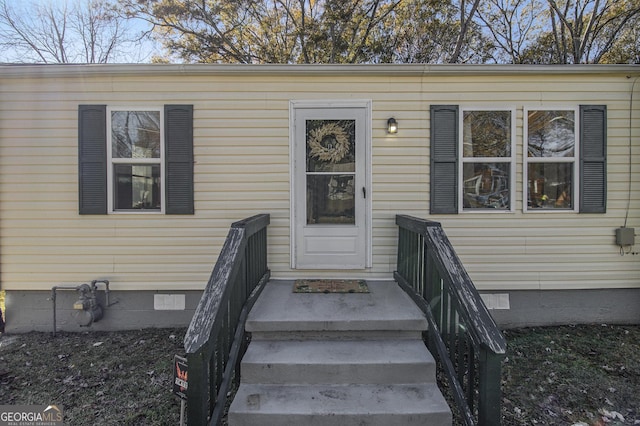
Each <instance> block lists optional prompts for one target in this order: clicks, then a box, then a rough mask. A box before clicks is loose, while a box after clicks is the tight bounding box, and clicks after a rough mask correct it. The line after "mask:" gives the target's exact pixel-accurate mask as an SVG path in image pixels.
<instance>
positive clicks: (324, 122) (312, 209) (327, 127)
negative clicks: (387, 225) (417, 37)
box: [291, 102, 371, 269]
mask: <svg viewBox="0 0 640 426" xmlns="http://www.w3.org/2000/svg"><path fill="white" fill-rule="evenodd" d="M370 110H371V109H370V103H369V102H360V103H353V102H352V103H329V102H327V103H324V104H320V103H317V102H315V103H308V102H292V104H291V116H292V120H291V122H292V125H293V127H292V129H291V130H292V131H291V144H292V149H291V154H292V156H291V158H292V162H293V164H292V175H291V178H292V186H291V187H292V208H293V215H292V216H293V220H292V222H293V223H292V229H291V231H292V266H293V267H294V268H297V269H364V268H366V267H368V266H370V260H369V249H368V247H369V235H370V231H369V226H370V225H369V217H370V213H369V210H370V206H371V203H370V201H369V199H370V192H371V191H370V190H369V187H370V184H369V181H370V178H369V167H370V166H369V145H370V143H369V140H370V130H369V129H370Z"/></svg>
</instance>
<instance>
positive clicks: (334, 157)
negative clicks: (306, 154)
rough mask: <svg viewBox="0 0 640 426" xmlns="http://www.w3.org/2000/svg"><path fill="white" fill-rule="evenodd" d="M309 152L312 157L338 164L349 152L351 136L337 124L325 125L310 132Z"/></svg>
mask: <svg viewBox="0 0 640 426" xmlns="http://www.w3.org/2000/svg"><path fill="white" fill-rule="evenodd" d="M308 143H309V150H310V154H311V156H312V157H315V158H317V159H319V160H321V161H330V162H332V163H337V162H338V161H340V160H342V159H343V158H344V157H345V156H346V155H347V153H348V152H349V135H348V134H347V132H345V130H344V129H343V128H342V127H340V126H339V125H338V124H336V123H325V124H323V125H322V126H320V127H318V128H316V129H313V130H311V131H310V132H309V139H308Z"/></svg>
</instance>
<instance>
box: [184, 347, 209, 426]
mask: <svg viewBox="0 0 640 426" xmlns="http://www.w3.org/2000/svg"><path fill="white" fill-rule="evenodd" d="M205 358H206V357H205V356H204V353H203V351H202V350H200V351H198V352H196V353H194V354H187V365H188V366H189V370H188V371H189V372H188V374H189V376H188V382H189V388H188V389H187V395H188V397H189V399H188V401H189V403H188V404H187V419H188V422H189V424H190V425H205V424H207V421H208V418H209V380H208V379H209V361H208V360H206V359H205Z"/></svg>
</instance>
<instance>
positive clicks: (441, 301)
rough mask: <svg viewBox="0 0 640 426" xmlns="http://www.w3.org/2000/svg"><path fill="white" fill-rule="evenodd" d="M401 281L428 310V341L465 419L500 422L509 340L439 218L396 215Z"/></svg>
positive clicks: (489, 423) (398, 276) (490, 423)
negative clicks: (504, 362)
mask: <svg viewBox="0 0 640 426" xmlns="http://www.w3.org/2000/svg"><path fill="white" fill-rule="evenodd" d="M396 224H397V225H398V227H399V239H398V270H397V271H396V272H395V274H394V275H395V278H396V281H398V283H399V284H400V286H401V287H402V288H403V289H404V290H405V291H406V292H407V293H408V294H409V295H410V296H411V297H412V298H413V299H414V301H415V302H416V303H417V304H418V306H419V307H420V308H421V309H422V310H423V311H424V313H425V314H426V316H427V320H428V322H429V332H428V333H427V338H426V343H427V346H428V347H429V349H430V350H431V352H432V353H433V354H434V356H435V357H436V358H437V359H438V361H439V363H440V365H441V366H442V368H443V370H444V372H445V374H446V377H447V380H448V383H449V389H450V390H451V393H452V396H453V399H454V400H455V403H456V408H457V412H458V414H459V416H460V417H461V420H462V421H463V422H464V424H465V425H481V426H485V425H486V426H495V425H499V424H500V419H501V414H500V402H501V398H502V392H501V388H500V383H501V364H502V359H503V358H504V356H505V353H506V348H507V343H506V340H505V338H504V336H503V335H502V333H501V332H500V330H499V329H498V327H497V326H496V323H495V321H494V320H493V318H492V317H491V315H490V314H489V311H488V310H487V308H486V306H485V304H484V302H483V301H482V299H481V298H480V294H479V293H478V291H477V290H476V288H475V286H474V285H473V282H472V281H471V278H470V277H469V275H468V274H467V271H466V270H465V268H464V266H463V265H462V262H461V261H460V259H459V258H458V255H457V254H456V253H455V251H454V249H453V247H452V245H451V243H450V241H449V239H448V238H447V236H446V234H445V233H444V231H443V230H442V226H440V224H439V223H437V222H432V221H428V220H423V219H418V218H415V217H411V216H404V215H398V216H396Z"/></svg>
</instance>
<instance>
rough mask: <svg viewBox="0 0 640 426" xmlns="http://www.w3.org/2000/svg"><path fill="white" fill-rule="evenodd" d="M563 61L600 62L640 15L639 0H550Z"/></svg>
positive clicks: (550, 14)
mask: <svg viewBox="0 0 640 426" xmlns="http://www.w3.org/2000/svg"><path fill="white" fill-rule="evenodd" d="M547 1H548V3H549V6H550V9H551V10H550V11H549V16H550V20H551V31H552V34H553V42H554V47H555V51H556V55H557V57H558V59H559V60H558V62H560V63H599V62H600V60H601V59H602V56H603V55H604V54H605V53H607V52H608V51H609V50H610V49H611V48H612V47H613V46H614V44H615V43H616V41H617V39H618V37H619V35H620V34H621V32H622V31H623V30H624V29H625V28H626V27H627V26H628V24H629V23H630V22H633V18H634V17H636V16H638V14H640V1H638V0H547Z"/></svg>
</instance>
